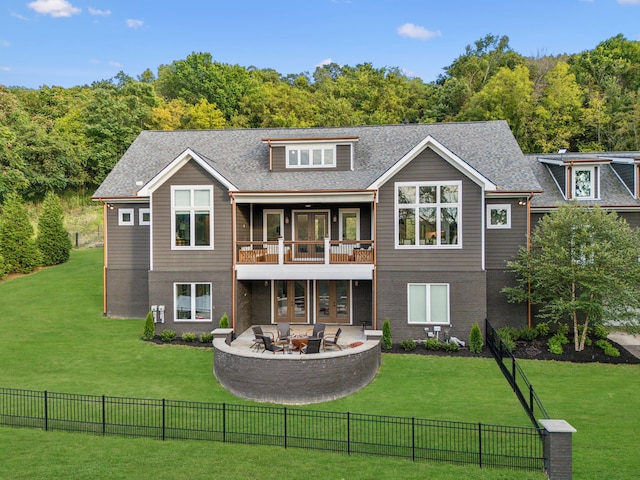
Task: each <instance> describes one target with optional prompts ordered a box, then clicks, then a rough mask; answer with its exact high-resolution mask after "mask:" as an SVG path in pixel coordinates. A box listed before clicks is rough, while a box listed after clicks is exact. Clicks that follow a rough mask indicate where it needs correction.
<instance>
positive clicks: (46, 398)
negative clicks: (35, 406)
mask: <svg viewBox="0 0 640 480" xmlns="http://www.w3.org/2000/svg"><path fill="white" fill-rule="evenodd" d="M44 430H45V431H48V430H49V396H48V394H47V391H46V390H45V391H44Z"/></svg>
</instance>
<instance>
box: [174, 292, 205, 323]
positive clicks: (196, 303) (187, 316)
mask: <svg viewBox="0 0 640 480" xmlns="http://www.w3.org/2000/svg"><path fill="white" fill-rule="evenodd" d="M174 318H175V321H176V322H190V321H197V322H210V321H211V284H210V283H176V284H175V317H174Z"/></svg>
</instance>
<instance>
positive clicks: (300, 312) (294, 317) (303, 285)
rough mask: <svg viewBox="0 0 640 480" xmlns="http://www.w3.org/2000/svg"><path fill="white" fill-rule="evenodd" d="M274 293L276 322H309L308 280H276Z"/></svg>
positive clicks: (274, 316)
mask: <svg viewBox="0 0 640 480" xmlns="http://www.w3.org/2000/svg"><path fill="white" fill-rule="evenodd" d="M273 295H274V298H273V300H274V301H273V304H274V312H273V318H274V321H275V322H290V323H307V304H308V299H307V281H306V280H276V281H275V282H274V289H273Z"/></svg>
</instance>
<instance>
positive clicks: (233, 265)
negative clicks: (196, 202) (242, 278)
mask: <svg viewBox="0 0 640 480" xmlns="http://www.w3.org/2000/svg"><path fill="white" fill-rule="evenodd" d="M229 196H230V197H231V245H232V249H233V253H232V261H231V328H232V329H233V330H234V331H235V329H236V301H237V299H236V296H237V289H236V255H237V245H236V201H235V198H234V197H233V192H229Z"/></svg>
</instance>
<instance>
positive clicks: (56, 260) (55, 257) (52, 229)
mask: <svg viewBox="0 0 640 480" xmlns="http://www.w3.org/2000/svg"><path fill="white" fill-rule="evenodd" d="M36 245H37V247H38V250H40V253H41V254H42V264H43V265H45V266H48V265H58V264H60V263H64V262H66V261H67V260H69V255H70V253H71V239H70V238H69V233H68V232H67V231H66V230H65V228H64V221H63V214H62V207H61V206H60V201H59V199H58V197H57V196H56V195H55V194H54V193H53V192H48V193H47V195H46V196H45V198H44V202H43V204H42V212H41V213H40V216H39V217H38V236H37V237H36Z"/></svg>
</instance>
